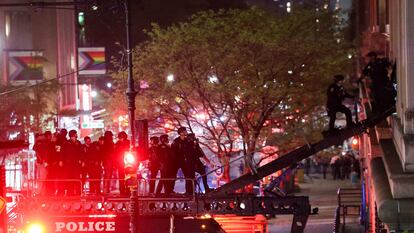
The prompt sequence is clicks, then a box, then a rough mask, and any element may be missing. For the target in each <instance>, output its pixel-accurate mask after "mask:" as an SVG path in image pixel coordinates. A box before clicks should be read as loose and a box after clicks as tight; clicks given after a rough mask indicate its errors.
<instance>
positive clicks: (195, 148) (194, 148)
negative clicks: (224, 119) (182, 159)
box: [187, 133, 211, 193]
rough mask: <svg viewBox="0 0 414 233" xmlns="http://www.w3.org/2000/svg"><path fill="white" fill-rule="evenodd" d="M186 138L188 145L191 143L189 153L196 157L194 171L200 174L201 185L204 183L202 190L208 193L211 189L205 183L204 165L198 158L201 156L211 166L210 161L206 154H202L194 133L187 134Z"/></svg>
mask: <svg viewBox="0 0 414 233" xmlns="http://www.w3.org/2000/svg"><path fill="white" fill-rule="evenodd" d="M187 140H188V141H189V142H190V145H191V153H192V154H193V155H194V156H195V157H196V161H195V172H197V173H198V174H200V176H201V179H202V181H203V185H204V191H205V192H206V193H208V192H210V191H211V189H210V187H209V186H208V183H207V174H206V167H205V166H204V164H203V163H202V162H201V160H200V159H201V158H203V160H204V161H205V162H206V163H207V164H208V165H210V166H211V162H210V160H209V159H208V158H207V156H206V155H205V154H204V152H203V150H202V149H201V147H200V144H199V143H198V139H197V138H196V137H195V134H193V133H190V134H188V136H187Z"/></svg>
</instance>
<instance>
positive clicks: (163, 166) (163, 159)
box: [156, 134, 176, 194]
mask: <svg viewBox="0 0 414 233" xmlns="http://www.w3.org/2000/svg"><path fill="white" fill-rule="evenodd" d="M160 142H161V143H160V144H159V147H158V155H159V160H160V161H159V162H160V170H161V179H168V180H160V182H159V183H158V185H157V190H156V193H157V194H158V193H161V190H162V188H163V187H164V192H165V193H166V194H171V193H173V191H174V184H175V181H174V180H173V179H174V178H175V175H176V171H174V168H172V167H171V165H172V164H173V163H174V161H173V154H172V150H171V147H170V145H169V144H168V142H169V141H168V135H167V134H163V135H161V136H160ZM174 172H175V173H174ZM173 173H174V174H173Z"/></svg>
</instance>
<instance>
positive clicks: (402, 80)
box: [390, 0, 414, 172]
mask: <svg viewBox="0 0 414 233" xmlns="http://www.w3.org/2000/svg"><path fill="white" fill-rule="evenodd" d="M412 12H414V1H410V0H399V1H395V4H392V7H391V12H390V13H391V28H393V29H392V31H391V43H392V46H391V47H392V50H393V51H392V56H393V59H394V60H395V61H396V62H397V83H398V98H397V117H396V118H395V119H394V124H393V132H394V139H395V140H394V141H395V144H396V147H397V151H398V154H399V156H400V160H401V162H402V165H403V169H404V171H406V172H412V171H414V145H413V144H414V135H413V134H414V95H412V94H411V93H412V91H413V90H414V44H413V43H412V42H413V41H414V14H413V13H412Z"/></svg>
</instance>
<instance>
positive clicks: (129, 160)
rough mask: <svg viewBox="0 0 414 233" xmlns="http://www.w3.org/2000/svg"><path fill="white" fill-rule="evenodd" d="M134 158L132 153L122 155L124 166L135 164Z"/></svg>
mask: <svg viewBox="0 0 414 233" xmlns="http://www.w3.org/2000/svg"><path fill="white" fill-rule="evenodd" d="M135 162H136V158H135V155H134V154H133V153H132V152H126V153H125V155H124V163H125V165H130V164H135Z"/></svg>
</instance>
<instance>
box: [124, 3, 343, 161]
mask: <svg viewBox="0 0 414 233" xmlns="http://www.w3.org/2000/svg"><path fill="white" fill-rule="evenodd" d="M337 20H338V18H335V17H333V14H332V13H329V12H322V13H320V14H319V15H318V22H316V18H315V14H314V12H313V11H310V10H299V9H298V10H295V11H294V13H291V14H286V15H283V16H275V15H272V14H271V13H269V12H266V11H263V10H260V9H258V8H251V9H247V10H228V11H224V10H221V11H217V12H214V11H207V12H200V13H198V14H196V15H194V16H193V17H191V19H190V20H189V21H187V22H183V23H179V24H177V25H173V26H171V27H169V28H167V29H162V28H161V27H159V26H158V25H154V26H153V29H152V30H151V31H149V32H148V35H149V37H150V40H149V41H148V42H146V43H143V44H142V45H141V46H139V47H137V49H136V50H135V53H134V68H135V71H134V75H135V77H139V79H140V81H141V82H143V81H145V82H146V83H147V84H148V88H147V89H145V90H142V92H141V93H140V94H139V95H138V97H137V98H138V99H140V100H141V101H142V102H145V103H146V104H147V107H150V109H151V111H149V112H150V115H151V116H152V117H153V118H154V119H155V118H156V117H159V116H161V117H163V118H167V119H170V120H171V121H174V122H176V123H177V124H178V125H187V126H189V127H190V128H191V127H194V126H197V127H198V128H201V129H203V131H204V132H203V133H204V134H203V139H205V140H204V144H205V145H206V146H207V147H208V148H209V149H210V150H211V151H213V152H214V153H216V154H217V155H219V156H220V158H226V156H223V155H226V154H228V153H229V152H232V151H233V150H234V149H236V148H240V149H241V150H243V152H244V154H245V155H247V157H248V158H250V159H251V157H252V156H253V153H254V152H256V151H258V150H260V147H261V146H262V145H263V144H264V142H266V140H267V139H268V138H269V132H271V130H269V129H271V128H272V126H275V125H279V126H280V127H282V128H284V129H286V130H290V129H289V124H291V123H292V122H300V123H301V124H303V122H306V121H308V123H309V124H313V123H312V119H313V117H314V116H315V110H317V112H316V115H317V114H320V113H321V111H322V110H323V108H322V106H324V105H325V99H324V98H325V87H326V86H327V85H328V82H330V81H331V78H330V77H331V76H332V75H333V74H335V73H337V72H341V71H343V70H344V69H345V68H346V65H347V61H346V59H347V57H346V54H347V53H346V52H345V50H346V48H347V47H346V46H345V44H344V43H343V42H342V43H340V42H339V41H340V40H339V39H340V38H341V32H340V31H339V29H338V27H336V21H337ZM123 76H124V75H122V72H121V73H118V75H117V80H118V83H119V85H120V86H122V85H123V84H122V83H124V82H125V80H124V79H121V77H123ZM167 77H169V81H168V80H167V79H166V78H167ZM138 111H139V110H138ZM147 114H148V111H147ZM201 116H202V117H201ZM302 119H304V121H302ZM286 132H287V133H288V131H286ZM239 139H241V140H240V141H241V143H239ZM225 161H226V159H222V162H225Z"/></svg>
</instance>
